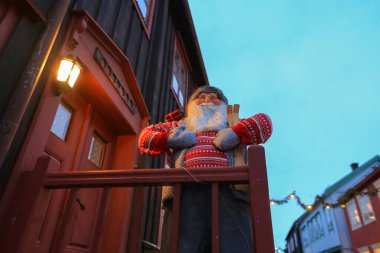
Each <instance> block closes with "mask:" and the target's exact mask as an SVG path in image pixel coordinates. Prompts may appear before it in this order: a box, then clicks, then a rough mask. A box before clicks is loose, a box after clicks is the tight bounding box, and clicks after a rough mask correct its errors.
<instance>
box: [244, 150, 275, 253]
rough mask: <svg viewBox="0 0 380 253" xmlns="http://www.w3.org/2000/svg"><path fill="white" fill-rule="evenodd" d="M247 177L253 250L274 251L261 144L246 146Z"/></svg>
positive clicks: (261, 251)
mask: <svg viewBox="0 0 380 253" xmlns="http://www.w3.org/2000/svg"><path fill="white" fill-rule="evenodd" d="M248 177H249V197H250V201H251V212H252V232H253V244H254V245H253V247H254V252H255V253H270V252H274V240H273V231H272V220H271V214H270V203H269V190H268V178H267V169H266V164H265V151H264V148H263V147H262V146H258V145H257V146H249V147H248Z"/></svg>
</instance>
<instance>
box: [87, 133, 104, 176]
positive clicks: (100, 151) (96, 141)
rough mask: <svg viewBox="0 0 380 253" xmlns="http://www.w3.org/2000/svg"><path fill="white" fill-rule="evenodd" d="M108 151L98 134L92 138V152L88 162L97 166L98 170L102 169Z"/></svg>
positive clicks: (89, 153)
mask: <svg viewBox="0 0 380 253" xmlns="http://www.w3.org/2000/svg"><path fill="white" fill-rule="evenodd" d="M105 151H106V142H105V141H103V139H102V138H101V137H100V136H99V135H98V134H97V133H94V135H93V136H92V138H91V144H90V150H89V152H88V160H89V161H91V162H92V163H93V164H95V165H96V166H97V167H98V168H101V167H102V164H103V160H104V154H105Z"/></svg>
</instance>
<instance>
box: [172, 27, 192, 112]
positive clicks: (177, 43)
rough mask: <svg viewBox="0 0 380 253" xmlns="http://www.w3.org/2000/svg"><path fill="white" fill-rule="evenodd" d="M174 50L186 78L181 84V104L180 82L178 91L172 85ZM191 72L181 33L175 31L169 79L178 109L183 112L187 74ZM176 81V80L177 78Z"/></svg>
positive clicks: (185, 100) (187, 82)
mask: <svg viewBox="0 0 380 253" xmlns="http://www.w3.org/2000/svg"><path fill="white" fill-rule="evenodd" d="M176 52H178V55H179V56H180V60H181V62H182V65H183V67H184V69H185V71H186V78H185V84H183V85H182V87H183V105H182V104H181V101H180V98H179V92H181V84H180V83H178V93H177V91H176V90H175V89H174V87H173V81H174V78H175V73H174V69H175V68H174V64H175V57H176ZM190 73H191V65H190V62H189V58H188V56H187V53H186V49H185V46H184V43H183V40H182V37H181V35H180V34H179V33H178V32H177V33H176V35H175V38H174V47H173V59H172V71H171V79H170V90H171V92H172V93H173V96H174V98H175V100H176V102H177V105H178V107H179V109H180V111H182V112H184V111H185V108H186V105H187V102H188V101H187V95H188V94H187V93H188V87H189V76H190ZM176 80H177V78H176ZM177 82H178V80H177Z"/></svg>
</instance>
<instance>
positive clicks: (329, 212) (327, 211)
mask: <svg viewBox="0 0 380 253" xmlns="http://www.w3.org/2000/svg"><path fill="white" fill-rule="evenodd" d="M332 212H333V211H332V209H331V208H329V209H325V216H326V223H327V229H328V230H329V231H332V230H334V225H333V219H332V215H333V214H332Z"/></svg>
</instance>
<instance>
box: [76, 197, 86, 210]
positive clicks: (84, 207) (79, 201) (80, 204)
mask: <svg viewBox="0 0 380 253" xmlns="http://www.w3.org/2000/svg"><path fill="white" fill-rule="evenodd" d="M77 203H78V205H79V206H80V210H81V211H84V210H85V209H86V206H85V205H84V203H83V202H82V201H81V200H80V198H77Z"/></svg>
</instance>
